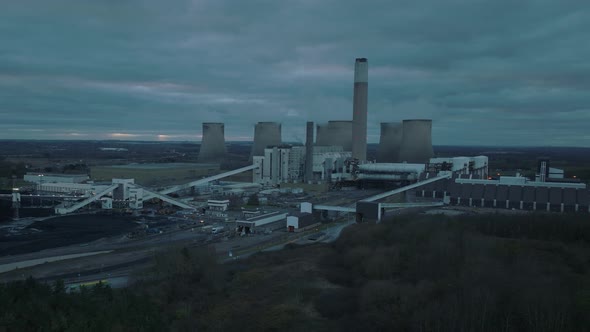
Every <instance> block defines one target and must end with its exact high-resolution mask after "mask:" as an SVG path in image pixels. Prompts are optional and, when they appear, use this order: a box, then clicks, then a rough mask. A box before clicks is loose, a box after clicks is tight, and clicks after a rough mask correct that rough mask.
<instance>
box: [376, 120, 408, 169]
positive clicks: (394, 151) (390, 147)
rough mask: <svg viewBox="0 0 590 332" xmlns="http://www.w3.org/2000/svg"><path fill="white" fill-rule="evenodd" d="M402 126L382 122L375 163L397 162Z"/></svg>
mask: <svg viewBox="0 0 590 332" xmlns="http://www.w3.org/2000/svg"><path fill="white" fill-rule="evenodd" d="M402 133H403V130H402V124H401V123H400V122H382V123H381V136H380V138H379V147H378V148H377V162H379V163H397V162H399V161H400V160H399V150H400V147H401V144H402Z"/></svg>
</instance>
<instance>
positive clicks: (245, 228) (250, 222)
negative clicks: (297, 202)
mask: <svg viewBox="0 0 590 332" xmlns="http://www.w3.org/2000/svg"><path fill="white" fill-rule="evenodd" d="M286 219H287V213H285V212H280V211H276V212H270V213H265V214H260V215H257V216H254V217H250V218H243V219H238V220H236V230H237V231H238V233H242V234H249V233H255V232H256V228H259V227H262V226H265V225H268V224H272V223H275V222H277V221H284V220H286ZM283 225H284V224H283ZM282 227H284V226H282Z"/></svg>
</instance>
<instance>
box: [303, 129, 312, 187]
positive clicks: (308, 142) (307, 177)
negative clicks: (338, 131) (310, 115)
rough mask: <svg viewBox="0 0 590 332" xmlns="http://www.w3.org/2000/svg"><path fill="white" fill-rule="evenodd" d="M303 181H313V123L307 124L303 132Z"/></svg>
mask: <svg viewBox="0 0 590 332" xmlns="http://www.w3.org/2000/svg"><path fill="white" fill-rule="evenodd" d="M303 179H304V181H305V182H306V183H309V182H310V181H312V180H313V122H307V127H306V132H305V173H304V174H303Z"/></svg>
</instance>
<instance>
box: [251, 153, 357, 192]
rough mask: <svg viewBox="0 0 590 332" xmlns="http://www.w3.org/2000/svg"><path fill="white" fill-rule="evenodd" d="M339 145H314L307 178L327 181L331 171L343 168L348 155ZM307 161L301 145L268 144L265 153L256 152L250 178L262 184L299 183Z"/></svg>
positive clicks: (313, 180)
mask: <svg viewBox="0 0 590 332" xmlns="http://www.w3.org/2000/svg"><path fill="white" fill-rule="evenodd" d="M351 155H352V154H351V152H344V151H343V150H342V147H341V146H314V147H313V154H312V158H313V160H312V174H311V176H310V177H309V179H310V180H309V181H312V182H322V181H329V180H330V177H329V174H330V173H331V172H334V171H337V170H338V169H342V167H343V165H344V161H345V160H346V159H349V158H350V157H351ZM305 162H306V148H305V147H303V146H293V147H291V146H286V145H284V146H278V147H273V148H267V149H265V151H264V156H263V157H260V156H255V157H254V159H253V163H254V164H255V165H257V166H258V168H257V169H255V170H254V172H253V174H252V175H253V176H252V181H253V182H254V183H260V184H263V185H277V184H281V183H301V182H303V181H304V174H303V170H304V167H305Z"/></svg>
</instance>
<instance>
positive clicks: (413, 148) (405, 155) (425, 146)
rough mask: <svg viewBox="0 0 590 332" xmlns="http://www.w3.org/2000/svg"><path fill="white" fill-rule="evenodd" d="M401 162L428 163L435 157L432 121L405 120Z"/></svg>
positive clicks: (400, 154) (400, 155) (400, 152)
mask: <svg viewBox="0 0 590 332" xmlns="http://www.w3.org/2000/svg"><path fill="white" fill-rule="evenodd" d="M402 127H403V128H402V144H401V147H400V150H399V160H400V161H405V162H408V163H427V162H428V161H429V159H430V158H432V157H433V155H434V153H433V151H432V120H404V121H403V125H402Z"/></svg>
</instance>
